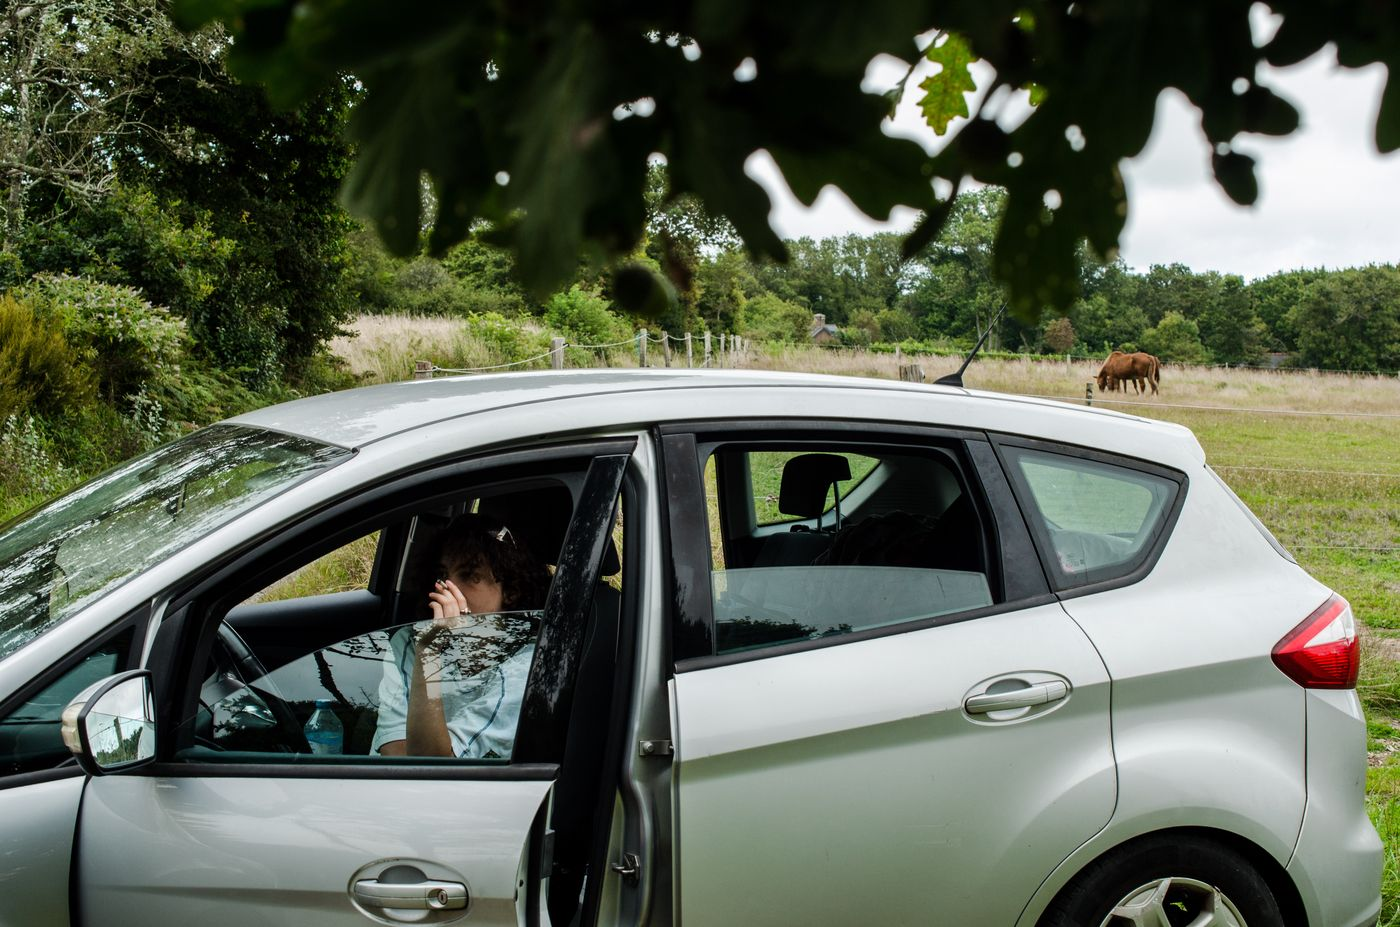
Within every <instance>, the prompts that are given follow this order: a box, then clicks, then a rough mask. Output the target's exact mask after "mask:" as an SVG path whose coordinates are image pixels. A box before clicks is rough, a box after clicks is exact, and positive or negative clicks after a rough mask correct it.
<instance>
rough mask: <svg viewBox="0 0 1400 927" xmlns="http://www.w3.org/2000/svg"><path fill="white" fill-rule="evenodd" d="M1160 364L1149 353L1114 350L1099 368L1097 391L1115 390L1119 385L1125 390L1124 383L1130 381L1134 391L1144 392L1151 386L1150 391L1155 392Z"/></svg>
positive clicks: (1158, 379) (1159, 378)
mask: <svg viewBox="0 0 1400 927" xmlns="http://www.w3.org/2000/svg"><path fill="white" fill-rule="evenodd" d="M1161 366H1162V364H1161V361H1159V360H1158V359H1157V358H1156V357H1154V356H1152V355H1151V354H1145V353H1143V352H1141V351H1139V352H1137V353H1136V354H1124V353H1123V352H1122V351H1114V352H1113V353H1112V354H1110V355H1108V358H1107V359H1106V360H1104V362H1103V366H1102V367H1100V368H1099V375H1098V381H1099V392H1101V393H1102V392H1103V391H1105V390H1109V391H1112V390H1116V389H1118V388H1119V387H1120V386H1122V387H1123V389H1124V390H1126V389H1127V386H1126V384H1127V383H1128V382H1129V381H1131V382H1132V384H1133V391H1134V392H1136V393H1146V392H1147V389H1148V387H1149V386H1151V388H1152V392H1154V393H1155V392H1157V384H1158V383H1159V382H1160V380H1161V374H1160V372H1159V371H1160V369H1161Z"/></svg>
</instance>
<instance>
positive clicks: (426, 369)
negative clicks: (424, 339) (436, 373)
mask: <svg viewBox="0 0 1400 927" xmlns="http://www.w3.org/2000/svg"><path fill="white" fill-rule="evenodd" d="M432 378H433V362H432V361H414V362H413V379H415V380H431V379H432Z"/></svg>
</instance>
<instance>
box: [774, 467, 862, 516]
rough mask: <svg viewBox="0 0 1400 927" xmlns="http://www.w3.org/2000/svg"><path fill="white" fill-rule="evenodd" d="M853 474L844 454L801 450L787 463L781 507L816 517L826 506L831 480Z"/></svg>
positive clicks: (845, 477)
mask: <svg viewBox="0 0 1400 927" xmlns="http://www.w3.org/2000/svg"><path fill="white" fill-rule="evenodd" d="M850 478H851V464H850V461H848V460H847V459H846V458H845V457H842V456H841V455H840V454H799V455H798V456H796V457H794V458H792V459H791V460H789V461H788V462H787V463H786V464H784V465H783V482H782V487H781V488H780V489H779V490H778V511H779V512H782V513H783V514H784V515H796V516H798V517H800V518H815V517H817V516H818V515H820V514H821V513H822V511H823V510H825V508H826V494H827V493H829V492H830V491H831V484H832V483H839V482H841V481H842V480H849V479H850Z"/></svg>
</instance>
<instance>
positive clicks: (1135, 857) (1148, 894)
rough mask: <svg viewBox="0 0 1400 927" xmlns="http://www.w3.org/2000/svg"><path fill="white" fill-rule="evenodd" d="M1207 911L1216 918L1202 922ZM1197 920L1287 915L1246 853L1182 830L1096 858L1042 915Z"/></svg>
mask: <svg viewBox="0 0 1400 927" xmlns="http://www.w3.org/2000/svg"><path fill="white" fill-rule="evenodd" d="M1208 911H1214V914H1215V916H1214V917H1213V918H1208V919H1206V920H1199V918H1201V915H1202V914H1204V913H1206V912H1208ZM1195 923H1209V924H1211V925H1212V927H1283V915H1282V914H1281V913H1280V912H1279V906H1278V901H1277V900H1276V899H1275V898H1274V894H1273V892H1272V891H1271V890H1270V888H1269V885H1268V883H1267V882H1266V881H1265V880H1264V878H1263V877H1262V876H1260V874H1259V873H1258V871H1256V870H1255V868H1254V867H1253V866H1252V865H1250V863H1249V862H1248V861H1247V860H1246V859H1245V858H1244V857H1243V856H1241V855H1240V854H1238V853H1236V852H1234V851H1233V850H1230V849H1228V848H1226V847H1224V846H1222V845H1220V844H1218V843H1215V842H1213V841H1211V840H1207V839H1205V838H1202V837H1197V836H1187V835H1175V836H1161V837H1149V838H1146V839H1143V840H1139V841H1137V842H1135V843H1131V844H1128V845H1126V846H1123V847H1120V848H1119V849H1117V850H1114V851H1113V852H1111V853H1109V854H1108V855H1107V856H1105V857H1103V858H1102V859H1099V860H1097V861H1096V862H1094V863H1093V864H1091V865H1090V866H1089V867H1088V868H1087V869H1085V870H1084V871H1083V872H1081V873H1080V874H1079V875H1078V876H1077V877H1075V879H1074V881H1073V882H1071V883H1070V884H1069V885H1068V886H1066V888H1065V889H1064V890H1063V891H1061V892H1060V894H1059V896H1058V897H1056V899H1055V900H1054V902H1052V903H1051V905H1050V908H1049V909H1048V910H1047V911H1046V912H1045V915H1044V917H1042V918H1041V919H1040V927H1119V925H1130V924H1153V925H1156V924H1163V925H1166V924H1170V925H1172V927H1177V925H1184V924H1195Z"/></svg>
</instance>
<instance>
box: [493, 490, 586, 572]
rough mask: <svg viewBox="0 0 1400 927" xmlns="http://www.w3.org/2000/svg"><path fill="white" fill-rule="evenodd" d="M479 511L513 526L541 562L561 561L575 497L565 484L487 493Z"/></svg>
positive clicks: (513, 532) (515, 533)
mask: <svg viewBox="0 0 1400 927" xmlns="http://www.w3.org/2000/svg"><path fill="white" fill-rule="evenodd" d="M477 511H478V512H479V513H481V514H482V515H486V516H488V517H490V518H494V519H495V520H496V521H498V522H500V523H501V524H503V525H505V526H507V527H508V528H510V532H511V534H513V535H515V537H516V538H518V539H519V540H522V541H523V542H524V543H525V545H526V546H527V547H529V548H530V552H531V553H532V554H534V555H535V559H536V560H538V561H539V562H540V563H546V564H548V563H558V562H559V551H560V550H561V549H562V548H563V547H564V533H565V532H566V531H568V530H569V519H570V518H572V517H573V514H574V500H573V498H572V497H571V496H570V495H569V489H568V487H567V486H564V485H562V484H555V485H550V486H535V487H532V488H530V489H524V490H518V491H516V492H508V493H500V494H498V495H494V496H483V497H482V498H481V501H480V502H479V503H478V504H477Z"/></svg>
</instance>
